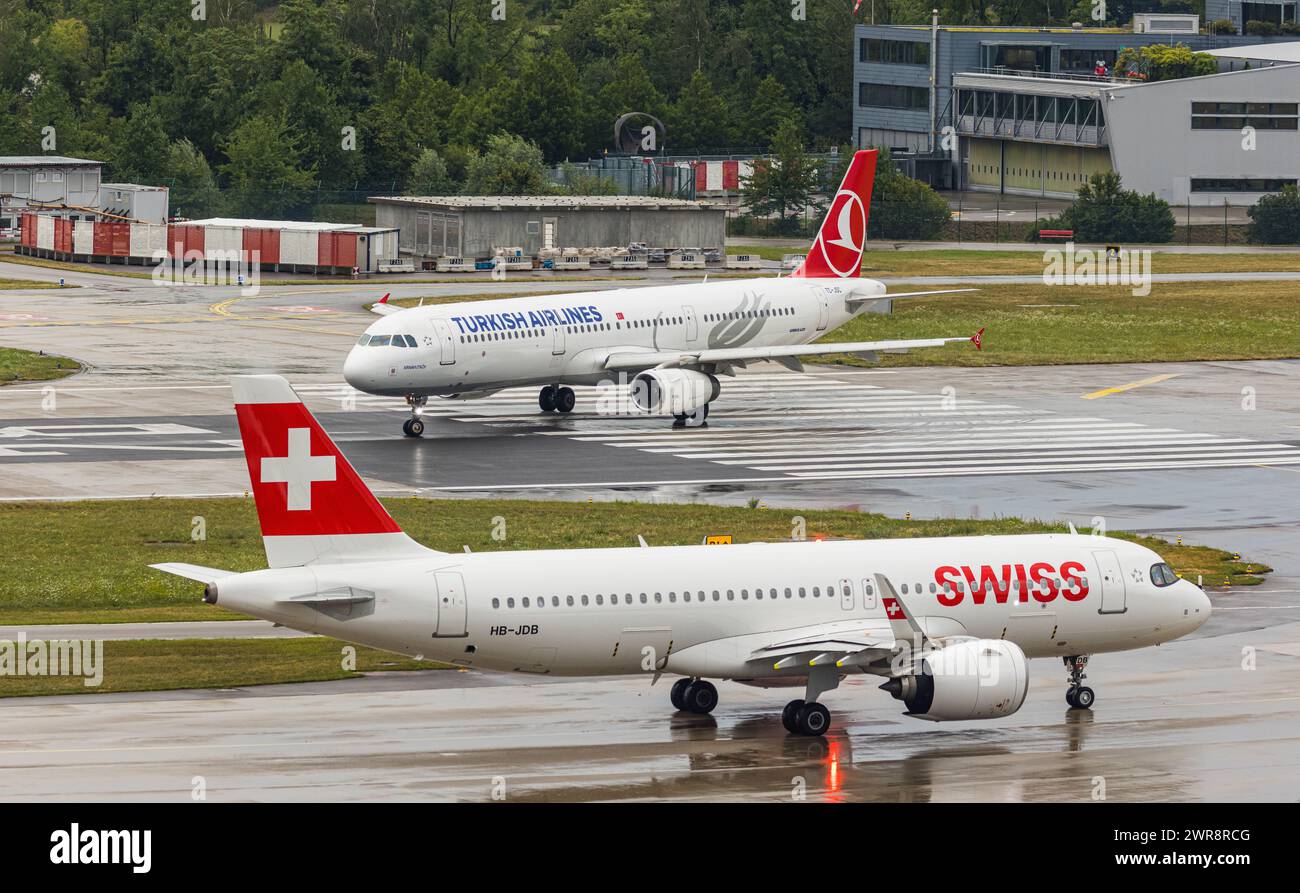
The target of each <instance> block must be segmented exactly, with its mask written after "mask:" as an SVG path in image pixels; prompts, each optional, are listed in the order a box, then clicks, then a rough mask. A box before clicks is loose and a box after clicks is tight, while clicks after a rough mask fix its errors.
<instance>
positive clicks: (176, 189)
mask: <svg viewBox="0 0 1300 893" xmlns="http://www.w3.org/2000/svg"><path fill="white" fill-rule="evenodd" d="M167 174H168V176H169V177H170V179H171V196H170V203H171V212H172V214H174V215H176V216H178V217H182V216H183V217H188V218H190V219H191V220H201V219H202V218H204V217H211V216H213V215H215V214H217V213H218V211H219V210H220V208H221V192H220V190H218V189H217V181H216V178H215V177H213V176H212V169H211V168H210V167H209V166H208V160H207V159H206V158H204V157H203V153H202V152H200V151H199V150H198V149H197V148H195V146H194V144H193V143H191V142H190V141H189V140H177V141H176V142H174V143H172V144H171V147H170V149H169V151H168V159H167Z"/></svg>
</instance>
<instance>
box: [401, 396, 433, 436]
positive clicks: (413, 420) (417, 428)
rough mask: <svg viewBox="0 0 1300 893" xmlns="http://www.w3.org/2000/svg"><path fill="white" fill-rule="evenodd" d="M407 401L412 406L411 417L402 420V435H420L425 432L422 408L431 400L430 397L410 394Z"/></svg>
mask: <svg viewBox="0 0 1300 893" xmlns="http://www.w3.org/2000/svg"><path fill="white" fill-rule="evenodd" d="M406 402H407V405H409V406H410V407H411V417H410V418H409V419H407V420H406V421H405V422H402V435H403V436H404V437H419V436H420V435H422V434H424V419H422V418H420V410H422V409H424V404H426V403H428V402H429V398H428V397H414V396H408V397H407V398H406Z"/></svg>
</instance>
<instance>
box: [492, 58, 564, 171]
mask: <svg viewBox="0 0 1300 893" xmlns="http://www.w3.org/2000/svg"><path fill="white" fill-rule="evenodd" d="M504 92H505V96H506V107H505V108H503V109H501V110H500V113H499V116H498V120H500V121H504V122H506V124H507V126H508V128H509V130H510V131H511V132H512V133H516V134H518V135H519V136H522V137H524V138H525V139H528V140H532V141H533V142H535V143H537V145H538V146H539V147H540V148H541V150H542V155H543V156H544V157H545V158H547V159H549V160H551V161H559V160H561V159H564V158H568V157H569V156H571V155H572V154H574V153H575V152H577V151H578V149H579V148H580V147H581V145H582V123H581V115H580V113H579V110H580V108H581V103H582V97H581V96H580V95H579V94H578V68H577V66H575V65H574V64H573V60H572V59H570V58H569V56H568V54H567V53H565V52H564V50H563V49H561V48H559V47H556V48H555V49H553V50H551V51H550V52H549V53H546V54H545V55H540V54H538V55H533V56H531V57H529V59H528V61H527V62H526V63H525V64H524V67H523V70H522V71H521V73H520V76H519V78H518V79H517V80H515V81H514V82H513V83H512V84H511V86H510V88H508V89H507V90H506V91H504Z"/></svg>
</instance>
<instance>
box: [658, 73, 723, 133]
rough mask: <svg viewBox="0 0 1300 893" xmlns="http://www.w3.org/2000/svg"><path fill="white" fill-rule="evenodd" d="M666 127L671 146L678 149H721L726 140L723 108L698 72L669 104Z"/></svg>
mask: <svg viewBox="0 0 1300 893" xmlns="http://www.w3.org/2000/svg"><path fill="white" fill-rule="evenodd" d="M667 127H668V131H669V133H670V134H671V135H672V145H673V146H674V147H677V148H681V149H687V148H690V149H702V150H708V149H715V150H716V149H721V148H723V147H724V146H726V145H727V144H728V143H729V142H730V140H729V139H728V133H727V108H726V105H725V104H724V103H723V101H722V97H720V96H719V95H718V94H717V93H716V92H715V91H714V89H713V84H711V83H709V78H708V76H707V75H705V73H704V72H702V71H697V72H695V74H694V75H692V76H691V81H690V83H689V84H687V85H686V87H684V88H683V89H682V92H681V94H680V95H678V97H677V101H676V102H675V103H673V106H672V111H671V113H670V114H669V118H668V122H667Z"/></svg>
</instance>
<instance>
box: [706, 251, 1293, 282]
mask: <svg viewBox="0 0 1300 893" xmlns="http://www.w3.org/2000/svg"><path fill="white" fill-rule="evenodd" d="M1061 247H1062V246H1060V245H1043V247H1041V248H1038V249H1026V250H1025V251H982V250H975V249H963V248H934V249H926V250H921V251H870V250H869V251H867V253H866V254H865V255H864V256H863V258H862V275H864V276H875V277H888V278H896V277H898V276H1037V275H1040V274H1041V273H1042V272H1043V251H1044V250H1046V249H1049V248H1055V249H1060V248H1061ZM806 250H807V249H806V247H805V248H800V249H794V248H783V247H781V246H772V245H730V246H728V247H727V253H728V254H757V255H758V256H759V257H762V258H764V259H765V260H780V259H781V258H782V257H784V256H785V255H787V254H801V253H803V252H804V251H806ZM1151 271H1152V272H1153V273H1294V272H1297V271H1300V252H1275V253H1249V252H1240V253H1233V254H1174V253H1168V254H1165V253H1159V252H1157V253H1155V254H1153V255H1152V257H1151Z"/></svg>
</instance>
